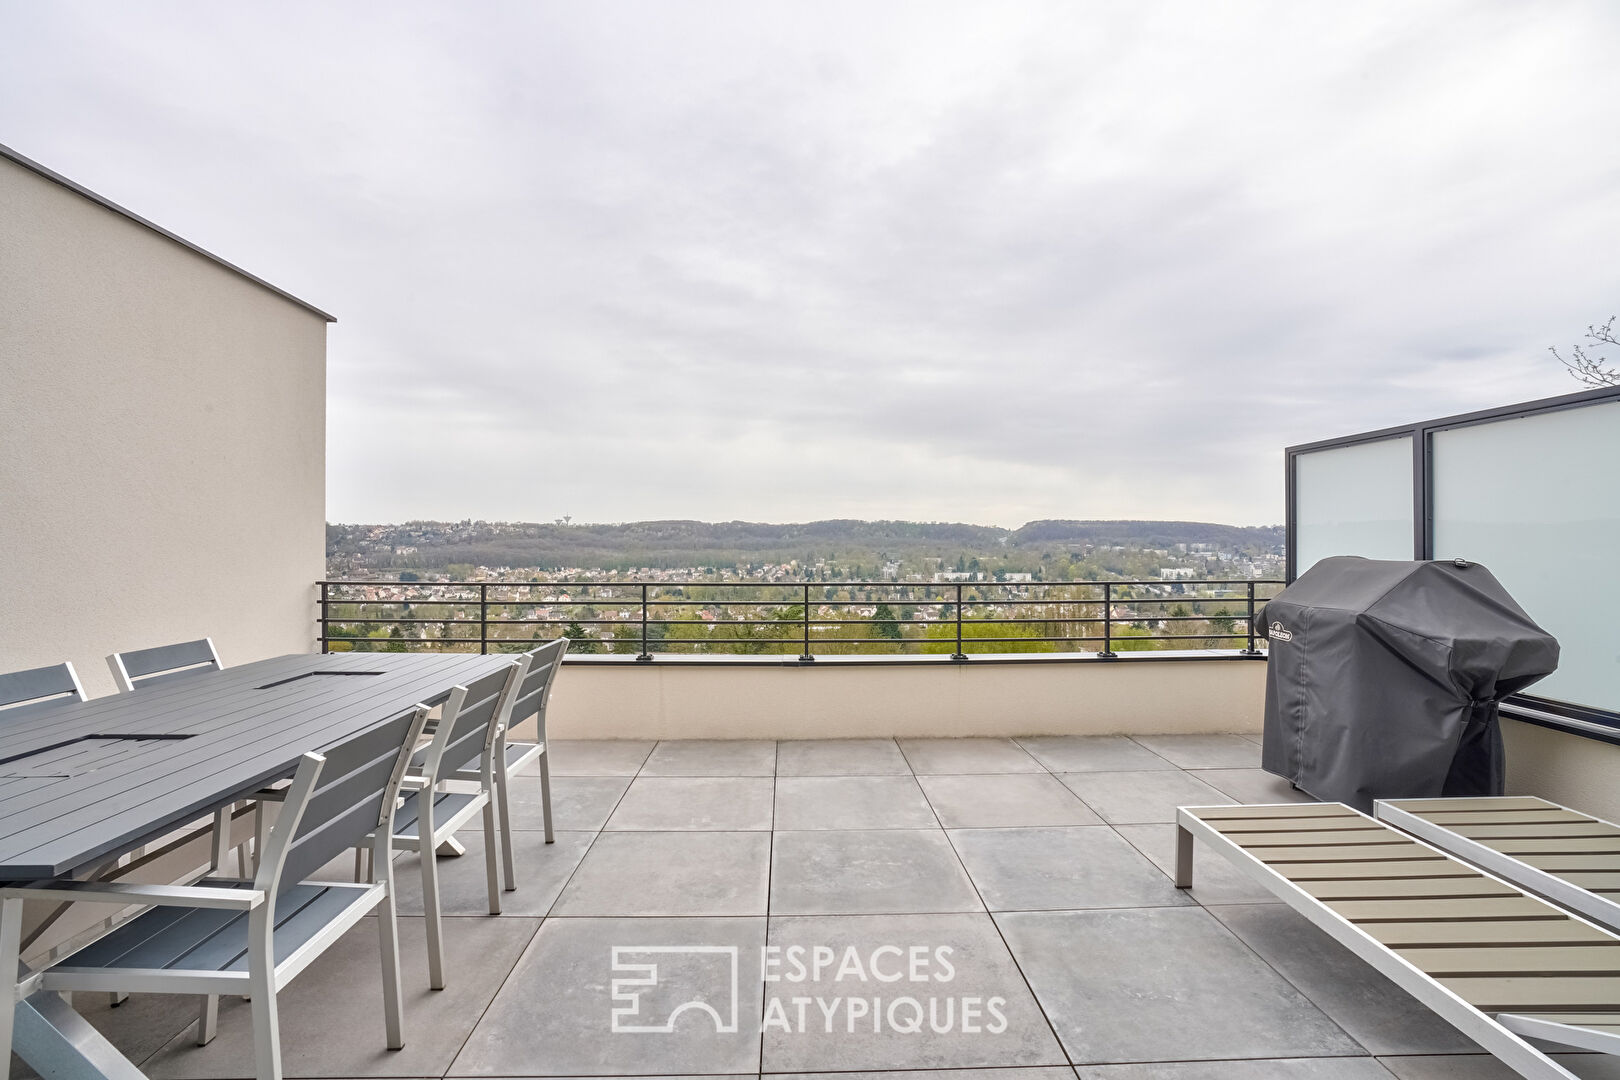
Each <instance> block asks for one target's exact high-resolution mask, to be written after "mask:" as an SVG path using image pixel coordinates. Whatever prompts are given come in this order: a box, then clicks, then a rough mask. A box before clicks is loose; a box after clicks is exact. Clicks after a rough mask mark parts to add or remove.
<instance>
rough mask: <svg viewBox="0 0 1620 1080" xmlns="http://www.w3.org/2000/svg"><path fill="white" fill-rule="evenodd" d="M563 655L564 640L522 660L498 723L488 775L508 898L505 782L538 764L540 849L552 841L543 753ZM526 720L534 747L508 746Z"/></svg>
mask: <svg viewBox="0 0 1620 1080" xmlns="http://www.w3.org/2000/svg"><path fill="white" fill-rule="evenodd" d="M567 652H568V639H567V638H565V637H562V638H558V639H557V640H556V641H552V642H548V643H546V644H545V645H542V646H540V647H539V648H538V649H534V650H531V651H530V652H527V653H524V654H523V656H524V657H525V658H526V659H527V660H528V669H527V670H526V671H525V673H524V675H523V679H522V681H521V682H520V683H519V684H518V690H517V693H516V694H514V695H513V700H512V707H511V709H510V710H509V711H508V713H507V716H506V718H505V720H504V721H503V722H502V724H501V730H500V732H499V734H498V736H497V739H496V744H495V760H496V761H497V762H500V763H501V765H500V767H497V768H496V769H495V770H494V778H495V801H496V809H497V811H498V813H499V816H500V822H501V858H502V860H503V863H504V866H503V869H504V870H505V874H506V890H507V891H508V892H511V891H512V890H514V889H516V888H517V868H516V866H515V865H514V863H513V858H512V799H511V795H510V792H509V787H510V784H509V780H510V778H511V777H513V776H516V775H517V774H518V773H520V772H522V771H523V769H524V767H525V766H527V765H528V764H529V762H531V761H535V760H537V759H538V760H539V762H540V810H541V814H542V816H543V818H544V821H545V829H546V843H548V844H550V843H554V842H555V841H556V836H555V834H554V833H553V831H552V828H551V757H550V756H549V755H548V754H547V753H546V704H547V703H548V702H549V701H550V700H551V691H552V689H553V688H554V687H555V686H556V685H557V671H558V670H559V668H561V666H562V659H563V656H564V655H566V654H567ZM531 716H532V717H534V724H535V741H534V742H532V743H527V742H522V743H518V742H509V741H508V740H507V735H508V734H509V733H510V731H511V729H512V727H513V726H514V725H516V724H520V723H522V722H523V721H525V720H527V719H528V718H529V717H531ZM455 779H457V780H470V779H474V774H473V773H471V772H470V771H469V772H464V773H458V774H457V775H456V777H455Z"/></svg>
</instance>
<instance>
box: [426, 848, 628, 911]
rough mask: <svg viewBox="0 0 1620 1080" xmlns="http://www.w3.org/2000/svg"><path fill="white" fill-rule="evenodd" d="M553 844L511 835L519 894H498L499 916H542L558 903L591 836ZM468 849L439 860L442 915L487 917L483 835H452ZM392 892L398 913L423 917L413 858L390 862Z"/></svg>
mask: <svg viewBox="0 0 1620 1080" xmlns="http://www.w3.org/2000/svg"><path fill="white" fill-rule="evenodd" d="M556 837H557V842H556V843H555V844H548V843H546V836H545V833H539V832H530V831H524V832H514V833H513V834H512V858H513V861H514V862H515V864H516V869H517V875H516V878H517V886H518V887H517V888H516V889H513V890H512V891H511V892H507V891H505V890H504V889H503V890H502V891H501V912H502V913H503V914H506V915H534V916H539V915H544V914H546V912H548V911H550V910H551V905H552V904H553V903H554V902H556V899H557V894H558V893H560V892H562V887H563V885H564V884H566V883H567V881H568V878H569V877H570V875H572V874H573V872H574V869H575V868H576V867H577V866H579V861H580V860H581V859H583V858H584V857H585V849H586V848H589V847H590V846H591V841H592V840H594V839H596V834H595V833H589V832H559V833H557V834H556ZM456 839H458V840H460V841H461V842H462V844H463V845H465V846H466V848H467V853H466V854H465V855H460V856H457V857H456V858H453V859H444V858H441V859H439V861H438V867H439V911H440V913H441V914H443V915H447V916H448V915H458V916H459V915H470V916H485V917H487V916H488V915H489V894H488V890H487V888H486V887H485V884H484V882H485V876H484V833H483V830H482V829H479V830H477V831H465V832H460V833H457V834H456ZM394 886H395V888H397V889H398V890H399V913H400V914H401V915H420V914H422V863H421V860H420V859H419V858H418V856H417V855H416V854H415V853H413V852H406V853H405V854H402V855H400V856H399V858H397V859H395V860H394Z"/></svg>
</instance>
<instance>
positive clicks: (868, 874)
mask: <svg viewBox="0 0 1620 1080" xmlns="http://www.w3.org/2000/svg"><path fill="white" fill-rule="evenodd" d="M983 910H984V906H983V905H982V904H980V903H979V898H978V895H977V894H976V893H975V892H974V891H973V883H972V882H971V881H969V880H968V876H967V873H966V872H965V871H964V870H963V869H962V864H961V863H960V862H959V861H958V860H957V857H956V852H955V851H953V850H952V849H951V845H950V843H949V841H947V840H946V839H945V834H944V833H943V832H942V831H940V830H938V829H932V830H922V829H915V830H910V829H908V830H894V831H886V830H876V829H873V830H850V831H838V832H779V833H777V834H776V839H775V846H774V848H773V850H772V852H771V913H772V914H782V915H870V914H887V913H903V912H941V911H947V912H948V911H983Z"/></svg>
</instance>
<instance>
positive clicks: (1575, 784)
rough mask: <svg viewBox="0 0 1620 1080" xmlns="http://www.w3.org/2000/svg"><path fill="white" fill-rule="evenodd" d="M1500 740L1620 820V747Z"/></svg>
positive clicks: (1555, 734) (1526, 728)
mask: <svg viewBox="0 0 1620 1080" xmlns="http://www.w3.org/2000/svg"><path fill="white" fill-rule="evenodd" d="M558 685H559V687H560V686H561V684H560V683H559V684H558ZM1502 740H1503V742H1504V743H1506V744H1507V790H1508V794H1510V795H1540V796H1541V797H1542V798H1543V799H1551V800H1552V801H1553V802H1555V803H1562V804H1563V805H1565V806H1569V807H1573V808H1574V809H1576V810H1581V811H1584V812H1586V813H1588V814H1596V815H1597V816H1598V817H1601V818H1607V819H1608V820H1610V821H1620V746H1613V745H1610V744H1609V743H1605V742H1598V741H1597V740H1596V739H1587V738H1583V737H1581V736H1579V735H1571V734H1569V733H1567V732H1563V731H1553V730H1552V729H1550V728H1544V727H1540V726H1538V725H1536V724H1525V723H1521V722H1519V721H1517V720H1507V719H1504V720H1503V721H1502Z"/></svg>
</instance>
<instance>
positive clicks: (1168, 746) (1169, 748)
mask: <svg viewBox="0 0 1620 1080" xmlns="http://www.w3.org/2000/svg"><path fill="white" fill-rule="evenodd" d="M1131 738H1133V739H1135V740H1136V741H1137V742H1139V743H1141V744H1142V745H1143V746H1145V747H1147V748H1148V749H1149V750H1151V751H1153V752H1154V753H1155V754H1158V755H1159V756H1160V757H1162V758H1164V759H1165V760H1166V761H1168V762H1170V763H1171V764H1173V765H1176V766H1178V767H1180V768H1183V769H1258V768H1259V767H1260V748H1259V747H1258V746H1256V745H1255V744H1254V743H1252V742H1250V741H1249V740H1248V739H1245V738H1244V737H1243V736H1241V735H1132V736H1131Z"/></svg>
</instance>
